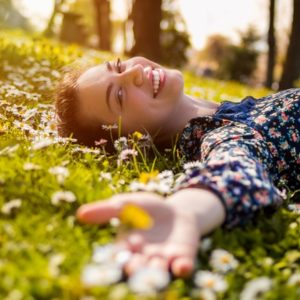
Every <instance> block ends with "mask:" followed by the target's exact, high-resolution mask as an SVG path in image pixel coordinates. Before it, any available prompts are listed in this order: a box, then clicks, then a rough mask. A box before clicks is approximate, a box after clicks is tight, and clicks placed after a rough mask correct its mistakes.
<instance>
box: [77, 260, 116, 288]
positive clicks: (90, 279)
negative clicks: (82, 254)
mask: <svg viewBox="0 0 300 300" xmlns="http://www.w3.org/2000/svg"><path fill="white" fill-rule="evenodd" d="M121 277H122V269H121V268H120V266H119V265H117V264H113V263H107V264H103V265H99V264H88V265H86V266H85V267H84V269H83V271H82V274H81V281H82V283H83V284H84V285H85V286H87V287H92V286H101V285H102V286H104V285H105V286H107V285H111V284H114V283H116V282H118V281H119V280H120V279H121Z"/></svg>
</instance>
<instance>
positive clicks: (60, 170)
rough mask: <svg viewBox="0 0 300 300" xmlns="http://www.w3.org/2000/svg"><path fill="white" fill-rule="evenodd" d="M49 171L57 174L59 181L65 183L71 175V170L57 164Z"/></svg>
mask: <svg viewBox="0 0 300 300" xmlns="http://www.w3.org/2000/svg"><path fill="white" fill-rule="evenodd" d="M49 173H50V174H52V175H55V176H56V179H57V182H58V183H59V184H63V183H64V182H65V179H66V178H67V177H68V176H69V175H70V172H69V170H68V169H67V168H65V167H61V166H57V167H52V168H50V169H49Z"/></svg>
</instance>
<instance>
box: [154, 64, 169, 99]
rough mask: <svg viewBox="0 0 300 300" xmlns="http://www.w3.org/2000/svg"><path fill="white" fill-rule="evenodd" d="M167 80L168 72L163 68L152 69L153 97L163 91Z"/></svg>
mask: <svg viewBox="0 0 300 300" xmlns="http://www.w3.org/2000/svg"><path fill="white" fill-rule="evenodd" d="M165 81H166V73H165V71H164V70H163V69H153V70H152V84H153V98H156V96H157V94H158V93H159V92H160V91H161V89H162V88H163V86H164V83H165Z"/></svg>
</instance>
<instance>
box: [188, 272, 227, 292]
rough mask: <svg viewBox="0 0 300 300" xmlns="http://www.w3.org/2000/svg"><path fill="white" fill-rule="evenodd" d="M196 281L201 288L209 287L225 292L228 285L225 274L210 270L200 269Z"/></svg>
mask: <svg viewBox="0 0 300 300" xmlns="http://www.w3.org/2000/svg"><path fill="white" fill-rule="evenodd" d="M194 282H195V284H196V286H197V287H199V288H203V289H209V290H212V291H215V292H224V291H225V290H226V289H227V287H228V285H227V282H226V281H225V280H224V278H223V276H221V275H219V274H214V273H212V272H210V271H198V272H197V273H196V274H195V278H194Z"/></svg>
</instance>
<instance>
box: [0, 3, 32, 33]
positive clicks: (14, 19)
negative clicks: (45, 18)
mask: <svg viewBox="0 0 300 300" xmlns="http://www.w3.org/2000/svg"><path fill="white" fill-rule="evenodd" d="M15 27H21V28H23V29H25V30H28V31H31V30H32V27H31V26H30V24H29V22H28V20H27V19H26V18H25V17H24V16H23V15H22V14H21V13H20V12H19V11H18V9H17V7H15V5H14V2H13V1H12V0H0V29H1V28H15Z"/></svg>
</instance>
